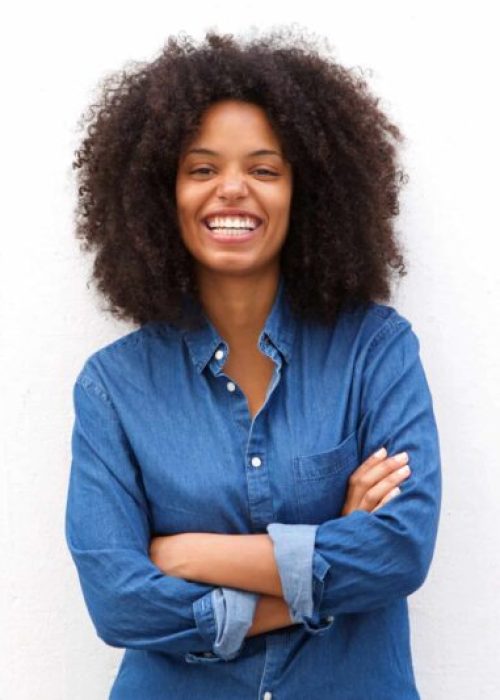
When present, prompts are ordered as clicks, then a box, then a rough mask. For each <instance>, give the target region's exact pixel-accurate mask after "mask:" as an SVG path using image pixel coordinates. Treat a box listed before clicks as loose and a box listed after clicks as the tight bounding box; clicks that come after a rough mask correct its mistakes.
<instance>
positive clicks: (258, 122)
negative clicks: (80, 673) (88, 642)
mask: <svg viewBox="0 0 500 700" xmlns="http://www.w3.org/2000/svg"><path fill="white" fill-rule="evenodd" d="M89 121H90V122H91V123H90V125H89V129H88V133H87V135H86V136H85V138H84V140H83V142H82V145H81V147H80V149H79V150H78V152H77V157H76V160H75V163H74V165H75V167H76V168H77V169H78V176H79V188H78V196H79V202H78V208H77V221H76V224H77V225H76V233H77V236H78V237H79V238H80V239H82V241H83V243H84V248H86V249H87V250H90V249H95V250H96V258H95V262H94V269H93V279H94V281H95V282H96V283H97V285H98V289H99V291H100V292H101V293H102V294H103V295H104V296H105V297H106V298H107V299H108V300H109V301H110V303H111V306H110V310H111V311H112V313H113V314H115V315H116V316H117V317H118V318H123V319H128V320H131V321H134V322H136V323H138V324H139V327H138V328H137V329H136V330H133V331H131V332H130V333H128V334H126V335H125V336H123V337H121V338H118V339H117V340H116V341H115V342H113V343H110V344H109V345H107V346H105V347H103V348H100V349H98V350H97V351H96V352H94V353H93V354H92V355H91V356H90V357H89V358H88V359H87V360H86V361H85V363H84V365H83V367H82V369H81V371H80V373H79V374H78V377H77V378H76V382H75V385H74V389H73V398H74V409H75V421H74V427H73V433H72V464H71V474H70V481H69V488H68V499H67V510H66V538H67V542H68V546H69V549H70V551H71V555H72V557H73V559H74V562H75V564H76V567H77V570H78V574H79V578H80V583H81V587H82V592H83V595H84V598H85V602H86V604H87V608H88V611H89V613H90V616H91V618H92V621H93V623H94V625H95V628H96V631H97V634H98V635H99V637H101V638H102V639H103V640H104V641H105V642H106V643H108V644H111V645H113V646H117V647H122V648H125V649H126V652H125V654H124V656H123V659H122V663H121V666H120V670H119V673H118V675H117V677H116V679H115V681H114V684H113V688H112V690H111V695H110V697H111V698H113V699H115V700H122V699H123V700H125V698H141V700H160V699H161V698H168V699H169V700H173V699H175V698H184V697H185V696H186V695H188V696H189V697H190V699H191V700H202V699H205V698H207V697H215V698H218V699H219V700H226V699H228V698H238V700H255V699H258V700H271V698H273V697H274V696H275V697H276V698H278V697H279V698H286V699H287V700H302V698H303V697H304V696H309V695H311V696H315V697H318V698H330V699H331V700H348V698H352V699H353V700H354V699H355V700H359V699H361V698H363V700H380V699H381V698H384V700H416V699H417V698H418V697H419V694H418V691H417V688H416V684H415V679H414V675H413V667H412V660H411V649H410V636H409V622H408V608H407V596H408V595H409V594H411V593H412V592H413V591H415V590H416V589H417V588H418V587H419V586H420V585H421V584H422V583H423V581H424V579H425V577H426V575H427V571H428V569H429V566H430V563H431V559H432V555H433V551H434V544H435V538H436V533H437V525H438V518H439V510H440V497H441V481H440V455H439V440H438V434H437V427H436V423H435V419H434V413H433V404H432V397H431V394H430V390H429V387H428V384H427V380H426V376H425V372H424V369H423V367H422V364H421V361H420V356H419V341H418V338H417V337H416V335H415V333H414V332H413V329H412V327H411V323H410V322H409V321H408V320H407V319H406V318H404V317H403V316H402V315H401V314H399V313H398V312H397V310H396V309H395V308H394V307H392V306H389V305H388V304H385V303H383V302H384V300H385V301H387V300H388V299H389V297H390V282H391V274H392V273H393V272H395V271H396V272H397V273H399V274H400V275H403V274H404V273H405V266H404V262H403V258H402V255H401V253H400V250H399V245H398V242H397V237H396V234H395V228H394V221H393V219H394V217H395V215H396V214H397V212H398V193H399V188H400V186H401V184H402V182H403V175H402V171H401V170H400V169H399V168H398V166H397V148H396V146H397V141H398V140H401V139H402V137H401V134H400V132H399V130H398V128H397V127H396V126H395V125H393V124H392V123H391V122H390V121H389V120H388V118H387V117H386V116H385V115H384V114H383V112H382V111H381V110H380V109H379V106H378V100H377V99H376V98H375V97H374V96H372V95H371V94H370V92H369V90H368V87H367V85H366V84H365V83H364V81H363V80H361V79H360V78H359V77H356V75H355V74H354V72H353V71H350V70H348V69H346V68H344V67H342V66H340V65H339V64H338V63H336V62H335V61H333V59H332V58H331V57H329V56H323V55H321V53H320V52H319V51H318V50H317V48H316V46H315V45H314V43H313V42H310V43H308V42H307V41H305V40H304V39H303V38H302V37H301V36H298V35H297V36H293V35H291V34H289V33H288V32H287V30H283V31H282V32H279V31H278V32H275V33H273V34H270V35H268V36H266V37H264V38H262V39H261V40H253V41H251V42H246V41H245V40H239V41H237V40H236V39H235V38H234V37H232V36H224V35H223V36H220V35H218V34H216V33H214V32H209V33H208V34H207V37H206V41H205V42H203V43H202V44H201V45H200V46H197V45H196V44H195V43H194V42H192V41H191V40H189V39H186V38H182V37H179V38H174V37H170V38H169V40H168V43H167V45H166V47H165V49H164V51H163V52H162V54H161V55H160V57H159V58H158V59H157V60H155V61H153V62H151V63H147V64H145V65H142V66H141V67H140V69H139V70H137V71H136V72H129V73H127V72H125V73H123V74H120V76H117V78H116V80H115V79H111V78H110V79H109V80H108V81H106V82H105V85H104V89H103V93H102V97H101V102H100V106H99V105H98V106H97V107H96V105H95V104H94V105H93V106H92V108H91V117H90V118H89ZM410 462H411V469H410V464H409V463H410ZM193 664H196V668H194V667H193Z"/></svg>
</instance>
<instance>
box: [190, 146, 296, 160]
mask: <svg viewBox="0 0 500 700" xmlns="http://www.w3.org/2000/svg"><path fill="white" fill-rule="evenodd" d="M190 153H202V154H204V155H207V156H220V153H217V151H211V150H210V149H209V148H191V149H190V150H189V151H187V153H186V155H187V156H188V155H189V154H190ZM247 156H278V157H279V158H282V157H283V156H282V155H281V153H280V152H279V151H272V150H270V149H267V148H261V149H259V150H258V151H252V152H251V153H247Z"/></svg>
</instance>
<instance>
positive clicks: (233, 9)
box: [0, 0, 500, 700]
mask: <svg viewBox="0 0 500 700" xmlns="http://www.w3.org/2000/svg"><path fill="white" fill-rule="evenodd" d="M493 5H494V3H486V2H474V3H457V2H454V3H451V2H441V3H439V2H432V3H431V2H427V1H422V0H421V1H420V2H418V3H403V2H387V1H384V0H378V1H377V2H369V1H365V2H356V1H353V2H345V0H343V1H342V2H331V3H329V4H323V6H321V5H320V3H319V2H314V1H312V0H307V2H303V3H300V4H297V5H293V4H291V3H290V2H289V1H288V0H287V1H286V2H285V1H284V0H275V1H274V2H272V3H271V2H269V1H268V0H266V1H265V2H262V1H261V0H252V2H241V1H240V2H234V1H233V2H228V1H227V0H224V1H222V2H216V1H215V0H211V1H210V2H206V1H205V2H199V1H198V2H189V3H174V4H173V6H172V5H171V4H169V3H167V2H152V1H146V0H143V1H141V2H134V3H126V2H107V3H106V2H102V1H101V2H97V1H96V0H87V2H85V3H78V4H76V3H68V2H66V3H64V4H63V3H57V2H54V1H52V2H44V3H37V4H35V3H22V2H20V3H18V4H17V5H16V7H15V9H12V6H11V9H10V10H9V13H8V14H7V15H6V16H4V17H3V19H2V25H3V30H2V32H3V37H2V41H1V42H0V44H1V51H2V87H1V93H2V105H3V106H2V110H1V113H0V114H1V132H0V134H1V156H0V159H1V164H2V168H1V170H2V175H1V177H2V182H1V185H2V189H1V191H2V200H3V203H2V232H1V253H0V260H1V265H2V267H1V270H0V272H1V276H0V279H1V312H0V323H1V346H0V347H1V349H0V372H1V409H2V417H1V422H0V426H1V433H2V442H1V446H2V454H1V469H2V475H1V476H2V478H1V511H0V516H1V517H0V523H1V554H2V561H1V565H0V570H1V591H2V597H1V604H2V609H1V611H0V613H1V622H0V635H1V648H0V663H1V683H0V698H1V700H24V699H26V700H28V699H29V700H33V698H36V699H37V700H45V699H47V700H67V699H69V698H71V700H89V699H90V700H94V699H100V698H105V697H107V693H108V691H109V687H110V685H111V683H112V679H113V677H114V675H115V671H116V668H117V665H118V663H119V660H120V658H121V656H122V651H121V650H117V649H114V648H111V647H107V646H106V645H105V644H104V643H103V642H102V641H100V640H99V639H98V638H97V636H96V635H95V633H94V629H93V627H92V624H91V621H90V618H89V617H88V614H87V612H86V609H85V607H84V603H83V598H82V595H81V592H80V589H79V585H78V581H77V576H76V570H75V568H74V566H73V563H72V561H71V559H70V556H69V553H68V550H67V548H66V544H65V541H64V507H65V498H66V489H67V480H68V473H69V463H70V431H71V426H72V403H71V390H72V385H73V382H74V379H75V377H76V374H77V372H78V371H79V370H80V368H81V366H82V363H83V361H84V360H85V359H86V358H87V356H88V355H89V354H90V353H91V352H93V351H94V350H96V349H97V348H98V347H100V346H102V345H103V344H105V343H107V342H109V341H112V340H113V339H115V338H117V337H119V336H121V335H123V334H125V333H127V332H129V330H132V326H129V325H126V324H124V323H118V322H116V321H114V320H112V319H110V318H108V317H106V316H105V315H104V314H103V313H102V312H101V311H100V308H99V301H98V299H97V298H96V296H95V294H94V292H93V291H92V290H89V289H87V287H86V283H87V281H88V277H89V274H90V260H88V259H85V258H84V256H83V253H81V252H80V251H79V248H78V244H77V242H76V240H74V239H73V220H72V213H73V206H74V201H75V192H74V184H73V174H72V170H71V161H72V157H73V152H74V150H75V148H76V147H77V144H78V139H79V133H78V130H77V126H76V124H77V121H78V118H79V116H80V114H81V112H82V111H83V110H84V109H86V107H87V106H88V104H89V103H90V102H91V100H92V94H93V92H92V91H93V89H94V88H95V86H96V84H97V82H98V81H99V80H100V79H101V78H102V77H103V76H104V75H105V74H106V73H108V72H110V71H115V70H119V69H121V68H122V67H123V66H124V64H125V62H127V61H129V60H147V59H150V58H153V57H154V56H156V54H157V52H158V51H159V50H160V48H161V47H162V45H163V44H164V42H165V40H166V38H167V36H168V35H169V34H176V33H177V32H179V31H180V30H184V31H186V32H188V33H189V34H191V35H192V36H193V37H195V38H199V37H201V36H202V34H203V32H204V31H205V30H206V29H208V28H210V27H213V28H216V29H219V30H221V31H230V32H235V33H238V32H244V31H245V30H246V29H247V28H249V27H253V26H260V27H262V28H263V29H265V28H266V27H269V26H271V25H273V24H281V23H283V22H286V23H288V24H290V23H291V22H297V23H299V24H300V25H301V26H302V27H303V28H305V29H308V30H309V31H311V32H317V33H319V34H320V35H323V36H327V37H328V39H329V41H330V42H331V44H332V46H333V47H334V50H335V55H336V57H337V58H338V60H339V61H340V62H342V63H344V64H345V65H347V66H361V67H363V68H367V69H368V68H369V69H371V70H372V74H371V77H369V78H368V80H369V84H370V85H371V87H372V89H373V90H374V91H375V92H376V93H377V94H378V95H380V96H381V97H382V106H383V107H384V108H385V109H386V110H387V112H388V113H389V115H390V116H391V117H392V119H393V120H395V121H396V122H397V123H398V124H399V126H400V127H401V128H402V130H403V132H404V133H405V134H406V136H407V144H406V147H405V149H404V151H403V158H404V162H405V166H406V169H407V171H408V173H409V175H410V181H409V183H408V185H407V186H406V188H405V189H404V194H403V199H402V208H401V216H400V218H399V230H400V232H401V236H402V238H403V240H404V244H405V247H406V251H407V256H408V260H409V274H408V276H407V277H406V278H404V280H403V281H402V282H401V284H400V286H399V288H398V289H397V290H395V295H394V297H393V300H392V303H393V305H394V306H396V308H397V309H398V310H399V311H400V312H401V313H402V314H403V315H405V316H406V317H407V318H408V319H409V320H410V321H411V322H412V324H413V327H414V329H415V331H416V333H417V335H418V336H419V338H420V342H421V355H422V360H423V362H424V366H425V368H426V372H427V376H428V380H429V384H430V386H431V391H432V394H433V397H434V405H435V412H436V418H437V420H438V427H439V429H440V438H441V449H442V464H443V504H442V516H441V522H440V530H439V536H438V543H437V548H436V553H435V558H434V561H433V564H432V567H431V571H430V574H429V576H428V578H427V580H426V582H425V584H424V586H423V588H421V589H420V590H419V591H418V592H417V593H415V594H414V595H413V596H411V597H410V612H411V625H412V628H411V629H412V644H413V655H414V665H415V672H416V676H417V681H418V686H419V688H420V691H421V694H422V699H423V700H449V699H450V698H453V700H477V699H478V698H487V699H491V700H493V698H498V697H499V692H500V691H499V688H500V603H499V594H500V586H499V582H500V562H499V551H500V548H499V541H498V539H499V538H498V521H499V507H498V502H499V492H500V474H499V459H498V455H497V443H496V438H497V437H498V436H499V432H500V431H499V418H500V411H499V389H500V381H499V377H500V369H499V364H498V360H497V358H498V341H499V337H498V336H499V323H498V319H499V316H500V314H499V312H498V307H499V304H500V284H499V280H498V277H499V275H498V255H499V252H500V249H499V245H498V239H499V235H500V228H499V225H498V217H497V206H498V199H499V197H498V190H499V184H500V183H499V177H498V172H499V155H500V152H499V151H500V149H499V137H498V131H499V128H500V114H499V111H498V107H497V104H496V103H495V99H494V98H495V93H498V88H499V79H498V63H499V55H498V53H495V50H494V48H493V47H494V44H495V43H496V42H497V40H498V36H497V32H496V30H495V22H494V18H493V12H492V10H493ZM360 700H362V699H360ZM381 700H382V699H381Z"/></svg>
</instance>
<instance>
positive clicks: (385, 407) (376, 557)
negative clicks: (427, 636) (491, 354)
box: [267, 317, 441, 631]
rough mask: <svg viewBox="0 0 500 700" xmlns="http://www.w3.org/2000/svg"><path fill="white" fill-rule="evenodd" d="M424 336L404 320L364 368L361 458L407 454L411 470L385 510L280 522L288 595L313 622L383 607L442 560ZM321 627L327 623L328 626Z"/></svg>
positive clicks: (299, 615) (372, 349)
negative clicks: (381, 451)
mask: <svg viewBox="0 0 500 700" xmlns="http://www.w3.org/2000/svg"><path fill="white" fill-rule="evenodd" d="M419 347H420V345H419V341H418V339H417V337H416V335H415V333H414V332H413V330H412V328H411V324H410V323H409V322H408V321H407V320H406V319H404V318H403V317H398V319H391V320H390V322H388V323H387V324H386V325H385V326H383V327H382V329H381V330H380V332H379V333H378V334H377V336H376V337H375V338H374V340H373V342H372V343H371V344H370V346H369V348H368V350H367V352H366V353H365V354H364V356H363V358H362V361H361V362H360V366H359V367H358V369H357V371H358V372H360V373H362V383H361V400H360V418H359V425H358V440H359V452H360V455H361V457H360V462H359V463H360V464H361V463H362V462H363V461H364V460H365V459H366V458H367V457H368V456H369V455H371V454H372V453H373V452H375V451H376V450H377V449H378V448H379V447H380V446H382V445H384V446H385V447H386V449H387V452H388V454H389V455H390V456H392V455H394V454H396V453H398V452H403V451H406V452H408V455H409V464H410V467H411V474H410V476H409V477H408V478H407V479H406V480H405V481H403V482H402V484H401V485H400V489H401V493H400V494H399V495H398V496H397V497H396V498H393V499H392V500H390V501H388V502H387V503H386V504H385V505H384V506H383V507H381V508H380V509H378V510H376V511H374V512H367V511H364V510H356V511H353V512H352V513H350V514H349V515H347V516H344V517H339V518H334V519H332V520H328V521H326V522H324V523H321V524H320V525H297V524H282V523H273V524H270V525H268V527H267V531H268V533H269V535H270V536H271V538H272V540H273V544H274V550H275V556H276V561H277V565H278V569H279V573H280V577H281V581H282V584H283V591H284V597H285V600H286V601H287V602H288V604H289V606H290V607H291V609H293V610H294V611H295V616H296V617H295V619H296V620H297V621H302V622H303V623H304V624H305V626H306V627H307V626H308V624H309V623H310V622H311V620H312V621H313V622H314V623H315V624H318V623H321V621H323V622H324V626H323V629H327V628H328V626H329V625H328V622H329V621H330V620H331V621H332V622H333V620H334V616H335V615H336V614H340V613H357V612H364V611H368V610H371V609H376V608H378V607H382V606H384V605H387V604H389V603H391V602H392V601H394V600H395V599H396V598H399V597H406V596H408V595H409V594H411V593H413V592H414V591H415V590H417V589H418V588H419V587H420V586H421V585H422V583H423V582H424V580H425V578H426V576H427V573H428V570H429V567H430V564H431V560H432V557H433V552H434V547H435V542H436V536H437V527H438V521H439V513H440V503H441V464H440V448H439V438H438V432H437V426H436V421H435V417H434V411H433V402H432V397H431V393H430V390H429V386H428V383H427V379H426V376H425V372H424V369H423V366H422V363H421V360H420V356H419ZM320 631H321V628H320Z"/></svg>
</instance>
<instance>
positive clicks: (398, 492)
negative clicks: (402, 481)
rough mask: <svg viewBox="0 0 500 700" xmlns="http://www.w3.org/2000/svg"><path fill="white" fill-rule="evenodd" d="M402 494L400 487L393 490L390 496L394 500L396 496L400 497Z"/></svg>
mask: <svg viewBox="0 0 500 700" xmlns="http://www.w3.org/2000/svg"><path fill="white" fill-rule="evenodd" d="M400 493H401V489H400V488H399V486H396V488H394V489H392V491H391V492H390V494H389V496H390V497H391V498H394V496H399V494H400Z"/></svg>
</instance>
